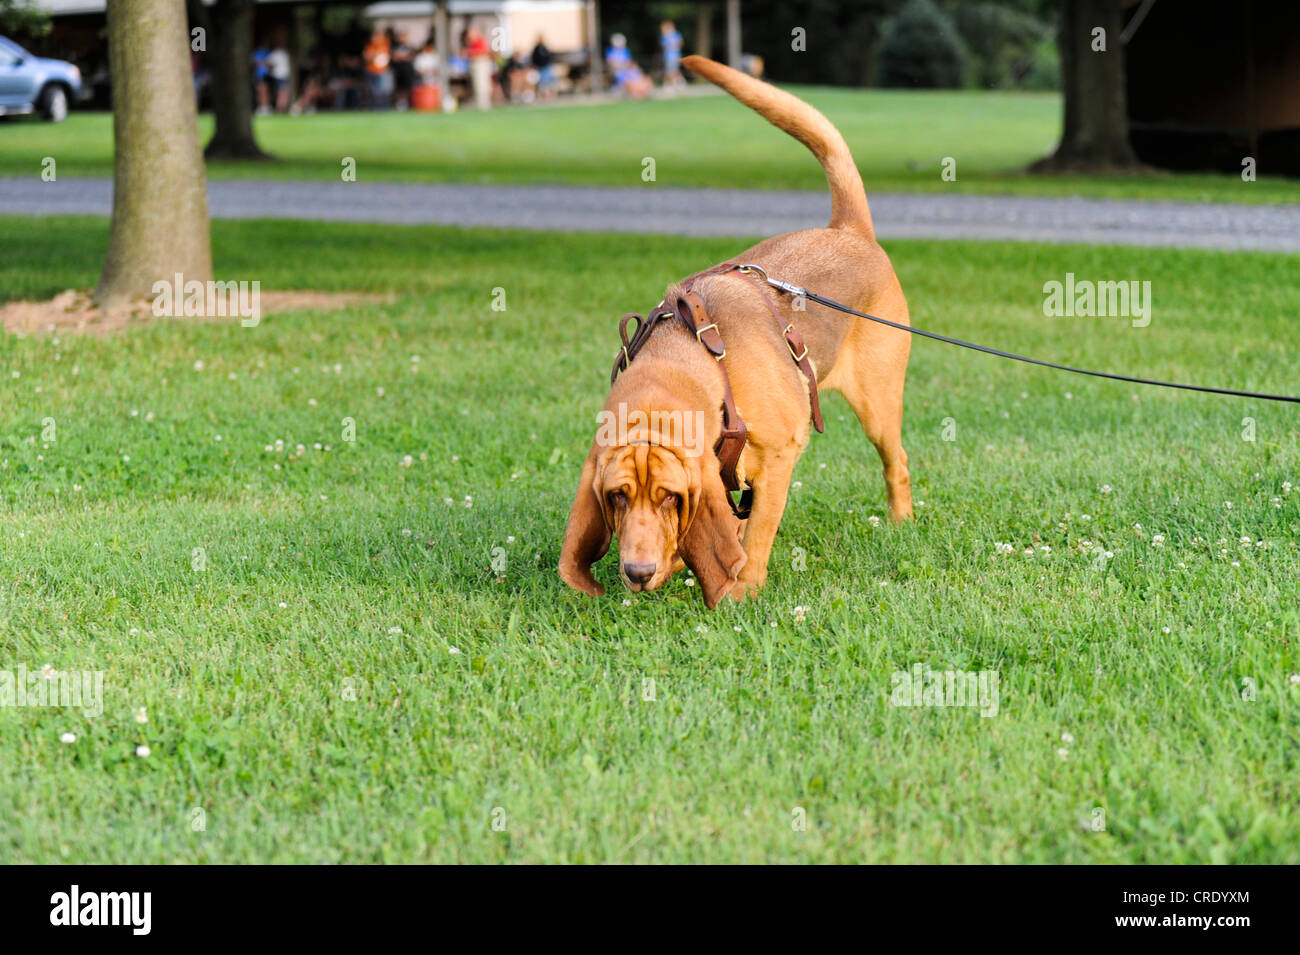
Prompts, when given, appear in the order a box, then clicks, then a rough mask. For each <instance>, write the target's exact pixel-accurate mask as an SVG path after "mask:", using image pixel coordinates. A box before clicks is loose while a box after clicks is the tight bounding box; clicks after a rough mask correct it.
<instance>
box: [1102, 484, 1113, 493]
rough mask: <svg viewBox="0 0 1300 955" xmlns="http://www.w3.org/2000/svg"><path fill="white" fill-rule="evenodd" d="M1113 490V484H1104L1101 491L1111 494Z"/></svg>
mask: <svg viewBox="0 0 1300 955" xmlns="http://www.w3.org/2000/svg"><path fill="white" fill-rule="evenodd" d="M1111 490H1112V488H1111V486H1110V485H1109V484H1103V485H1102V486H1101V493H1102V494H1109V493H1110V492H1111Z"/></svg>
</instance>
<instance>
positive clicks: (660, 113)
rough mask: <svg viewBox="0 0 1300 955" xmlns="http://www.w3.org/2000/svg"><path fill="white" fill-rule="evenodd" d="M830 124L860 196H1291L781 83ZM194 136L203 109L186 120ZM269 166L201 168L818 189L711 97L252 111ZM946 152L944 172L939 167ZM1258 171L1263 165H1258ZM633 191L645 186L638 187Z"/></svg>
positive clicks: (7, 141) (940, 102)
mask: <svg viewBox="0 0 1300 955" xmlns="http://www.w3.org/2000/svg"><path fill="white" fill-rule="evenodd" d="M792 89H793V90H794V91H795V92H797V93H798V94H799V95H800V96H802V97H805V98H806V99H807V100H808V101H809V102H811V103H812V104H813V105H815V106H817V107H819V108H820V109H822V110H823V111H824V112H825V113H826V115H827V116H829V117H830V118H831V120H832V121H834V122H835V123H836V125H838V126H839V128H840V130H841V131H842V132H843V133H844V137H845V139H846V140H847V141H848V143H849V146H850V147H851V148H852V150H853V155H854V157H855V158H856V160H857V162H858V165H859V168H861V170H862V175H863V178H864V180H865V181H866V184H867V191H868V193H879V192H963V193H1011V194H1018V195H1081V196H1093V197H1100V196H1109V197H1124V198H1132V197H1138V198H1148V199H1187V200H1216V201H1222V202H1244V203H1257V202H1263V203H1290V202H1297V201H1300V183H1297V182H1296V181H1295V180H1286V179H1281V178H1278V177H1269V176H1267V175H1261V177H1260V178H1259V180H1258V181H1256V182H1250V183H1246V182H1242V180H1241V178H1240V177H1239V176H1235V175H1174V174H1171V173H1152V174H1150V175H1142V176H1133V177H1096V178H1094V177H1080V176H1064V177H1052V178H1044V177H1038V176H1025V175H1023V174H1022V172H1021V170H1023V169H1024V167H1025V166H1026V165H1027V164H1028V163H1030V162H1032V161H1033V160H1034V159H1037V158H1039V157H1041V156H1044V155H1046V154H1047V153H1050V152H1051V150H1052V149H1053V147H1054V146H1055V144H1056V141H1057V139H1058V137H1059V134H1060V126H1061V101H1060V97H1059V96H1057V95H1055V94H1048V93H1014V92H974V91H964V92H951V91H945V92H924V91H917V92H901V91H884V90H869V91H864V90H846V89H832V88H825V87H793V88H792ZM202 125H203V136H204V139H205V141H206V138H207V136H208V134H209V131H210V128H211V127H210V119H209V117H207V116H204V117H203V118H202ZM256 128H257V133H258V137H259V140H260V142H261V143H262V145H263V147H264V148H266V149H267V150H268V151H270V152H271V153H273V154H274V155H276V156H277V157H279V159H280V161H279V162H276V163H247V162H243V163H232V162H217V163H212V164H210V165H209V175H211V176H212V177H214V178H267V179H317V180H325V179H336V178H338V177H339V176H340V173H341V169H342V166H341V163H342V160H343V158H344V157H352V158H354V159H355V160H356V161H357V163H356V166H357V177H358V178H359V179H360V180H362V181H413V182H480V183H569V184H595V185H605V186H634V187H643V186H645V184H644V183H643V182H642V179H641V174H642V168H643V160H644V159H645V158H646V157H653V158H654V160H655V175H656V179H655V182H656V184H658V185H662V186H690V187H698V186H715V187H730V188H755V189H811V190H818V191H821V190H824V189H825V181H824V179H823V178H822V173H821V170H820V168H819V167H818V166H817V164H816V163H815V162H813V161H812V160H811V159H810V158H809V156H808V154H807V152H806V150H804V148H803V147H802V146H800V145H799V144H798V143H796V142H795V141H794V140H792V139H790V138H789V137H787V136H785V135H784V134H783V133H780V132H778V131H776V130H774V129H772V128H771V127H770V126H768V125H767V124H766V123H765V122H763V121H762V120H761V119H760V118H758V117H757V116H755V115H754V114H753V113H751V112H750V111H749V110H747V109H746V108H744V107H743V106H741V105H740V104H738V103H736V102H735V101H734V100H732V99H731V98H730V97H727V96H722V95H718V96H704V97H698V96H692V97H687V98H681V99H666V100H653V101H647V102H641V103H633V102H622V103H612V104H606V105H599V106H556V107H549V108H538V107H521V108H513V109H500V110H496V111H493V112H491V113H476V112H472V111H469V112H462V113H458V114H455V115H450V116H430V115H415V114H409V113H334V114H330V113H321V114H317V115H315V116H305V117H290V116H272V117H266V118H260V119H258V120H257V123H256ZM112 139H113V132H112V117H111V116H109V115H108V114H73V116H72V117H71V118H70V119H69V120H68V121H67V122H66V123H63V124H61V125H59V126H51V125H50V124H48V123H41V122H38V121H36V120H30V121H21V122H8V123H3V124H0V175H7V176H32V177H36V176H39V175H40V174H41V171H42V168H43V167H42V162H43V160H44V159H45V157H52V158H54V159H55V160H56V161H57V164H58V174H59V175H60V176H64V177H72V176H111V175H112V169H113V154H112V145H113V144H112ZM945 157H952V158H953V159H955V160H956V175H957V179H956V181H955V182H948V181H944V180H943V179H942V178H941V176H940V171H941V166H942V163H943V160H944V158H945ZM1262 171H1263V172H1267V170H1262ZM646 188H651V187H648V186H646Z"/></svg>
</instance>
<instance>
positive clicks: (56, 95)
mask: <svg viewBox="0 0 1300 955" xmlns="http://www.w3.org/2000/svg"><path fill="white" fill-rule="evenodd" d="M80 93H81V70H79V69H77V68H76V67H75V66H73V65H72V64H71V63H65V62H64V61H63V60H47V59H45V58H44V57H40V56H32V55H31V54H30V53H28V52H27V51H26V50H24V49H23V48H22V47H21V46H19V45H18V44H17V43H14V42H13V41H12V40H9V39H6V38H5V37H2V36H0V116H3V115H6V114H9V113H30V112H32V111H33V110H40V112H41V115H42V116H44V117H45V118H46V119H48V120H51V121H53V122H56V123H58V122H62V121H63V120H64V119H66V118H67V115H68V106H69V105H70V104H71V103H72V102H73V101H74V100H75V99H76V98H77V96H78V95H79V94H80Z"/></svg>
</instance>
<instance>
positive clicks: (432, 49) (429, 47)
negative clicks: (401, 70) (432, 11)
mask: <svg viewBox="0 0 1300 955" xmlns="http://www.w3.org/2000/svg"><path fill="white" fill-rule="evenodd" d="M411 66H412V68H413V69H414V70H415V75H416V76H417V77H419V80H420V82H421V83H424V84H426V85H428V86H436V85H437V83H438V48H437V47H436V46H434V43H433V37H430V38H429V39H427V40H425V41H424V46H422V47H420V52H419V53H417V54H415V58H414V59H413V60H412V61H411Z"/></svg>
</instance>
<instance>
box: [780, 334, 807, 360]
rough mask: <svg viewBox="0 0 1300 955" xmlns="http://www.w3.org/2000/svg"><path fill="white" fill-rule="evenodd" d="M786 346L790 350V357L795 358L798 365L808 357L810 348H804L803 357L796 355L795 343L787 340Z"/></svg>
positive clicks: (805, 346)
mask: <svg viewBox="0 0 1300 955" xmlns="http://www.w3.org/2000/svg"><path fill="white" fill-rule="evenodd" d="M785 346H786V347H787V348H789V349H790V355H791V356H792V357H793V358H794V360H795V363H796V364H797V363H799V362H801V361H803V360H804V359H805V358H807V357H808V346H807V345H806V344H805V345H804V346H803V354H802V355H796V354H795V353H794V343H793V342H791V341H790V339H788V338H787V339H786V340H785Z"/></svg>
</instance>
